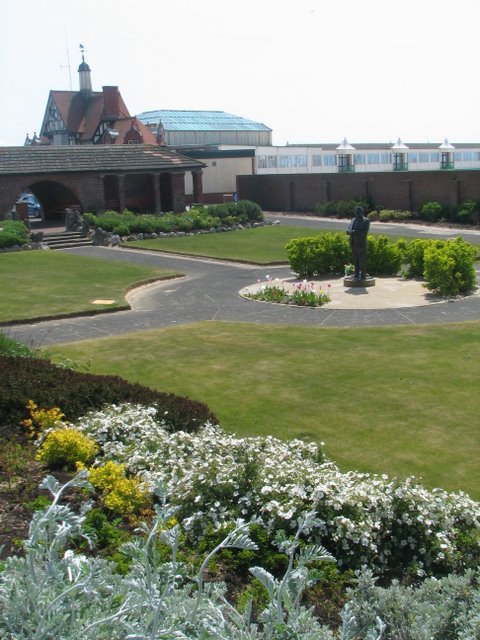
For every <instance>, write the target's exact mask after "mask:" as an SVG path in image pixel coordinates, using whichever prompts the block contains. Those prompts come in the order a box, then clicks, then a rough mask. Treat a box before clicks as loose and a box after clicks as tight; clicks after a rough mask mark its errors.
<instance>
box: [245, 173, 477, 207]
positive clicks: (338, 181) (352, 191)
mask: <svg viewBox="0 0 480 640" xmlns="http://www.w3.org/2000/svg"><path fill="white" fill-rule="evenodd" d="M237 191H238V194H239V197H240V198H245V199H248V200H253V201H254V202H257V203H258V204H259V205H260V206H261V207H262V209H265V210H267V211H268V210H270V211H275V210H278V211H313V210H314V208H315V205H317V204H324V203H325V202H327V201H329V200H350V199H352V198H360V199H364V198H367V199H370V200H371V202H372V204H373V205H374V206H380V207H382V208H388V209H400V210H401V209H408V210H411V211H418V209H419V208H420V206H421V205H422V204H423V203H424V202H427V201H429V200H435V201H437V202H440V203H441V204H444V205H449V206H457V205H458V204H460V203H461V202H464V201H465V200H470V199H472V200H480V171H445V172H443V171H407V172H392V173H353V174H351V173H349V174H299V175H261V176H258V175H254V176H249V175H243V176H237Z"/></svg>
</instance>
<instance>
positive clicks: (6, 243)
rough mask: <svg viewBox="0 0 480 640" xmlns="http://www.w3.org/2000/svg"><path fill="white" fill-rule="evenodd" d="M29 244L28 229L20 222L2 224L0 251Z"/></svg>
mask: <svg viewBox="0 0 480 640" xmlns="http://www.w3.org/2000/svg"><path fill="white" fill-rule="evenodd" d="M23 244H28V229H27V227H26V226H25V224H24V223H23V222H20V221H18V220H3V221H2V222H0V249H7V248H8V247H15V246H20V245H23Z"/></svg>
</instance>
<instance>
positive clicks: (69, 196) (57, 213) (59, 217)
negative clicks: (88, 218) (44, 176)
mask: <svg viewBox="0 0 480 640" xmlns="http://www.w3.org/2000/svg"><path fill="white" fill-rule="evenodd" d="M28 188H29V191H31V192H32V193H33V194H35V195H36V197H37V198H38V200H39V201H40V204H41V205H42V212H43V213H42V218H43V221H44V222H46V223H58V224H63V223H64V221H65V209H66V208H67V207H68V208H71V209H78V210H79V211H80V212H83V206H82V203H81V202H80V198H79V197H78V195H77V194H75V193H74V191H73V190H72V189H69V188H68V187H66V186H65V185H63V184H61V183H60V182H56V181H54V180H40V181H38V182H32V183H31V184H30V185H29V187H28Z"/></svg>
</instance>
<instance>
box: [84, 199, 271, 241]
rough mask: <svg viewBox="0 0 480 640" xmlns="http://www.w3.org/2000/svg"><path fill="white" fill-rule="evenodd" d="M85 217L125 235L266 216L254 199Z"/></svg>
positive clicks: (107, 229)
mask: <svg viewBox="0 0 480 640" xmlns="http://www.w3.org/2000/svg"><path fill="white" fill-rule="evenodd" d="M84 217H85V218H86V219H87V220H88V221H89V223H90V224H91V225H92V226H94V227H101V228H102V229H103V230H104V231H111V232H112V233H117V234H118V235H121V236H128V235H130V234H133V233H146V234H150V233H170V232H174V231H184V232H189V231H192V230H194V229H208V228H210V227H218V226H220V225H229V226H232V225H234V224H239V223H241V224H245V223H248V222H258V221H262V220H263V219H264V216H263V212H262V210H261V208H260V207H259V205H258V204H256V203H255V202H251V201H250V200H239V201H238V202H237V203H235V202H229V203H226V204H218V205H210V206H208V207H195V208H193V209H190V211H186V212H184V213H164V214H153V213H149V214H143V215H137V214H135V213H133V212H132V211H129V210H128V209H125V210H124V211H122V212H121V213H119V212H117V211H105V212H104V213H101V214H99V215H93V214H91V213H86V214H85V216H84Z"/></svg>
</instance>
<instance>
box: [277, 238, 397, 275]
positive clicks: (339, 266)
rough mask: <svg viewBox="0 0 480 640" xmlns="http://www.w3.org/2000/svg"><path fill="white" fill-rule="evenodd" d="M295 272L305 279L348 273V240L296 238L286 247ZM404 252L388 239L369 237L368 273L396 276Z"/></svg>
mask: <svg viewBox="0 0 480 640" xmlns="http://www.w3.org/2000/svg"><path fill="white" fill-rule="evenodd" d="M285 249H286V251H287V257H288V261H289V263H290V267H291V268H292V270H293V271H294V272H295V273H297V274H298V275H299V276H301V277H315V276H321V275H327V274H333V273H336V274H340V273H344V271H345V265H346V264H349V263H350V262H351V260H352V252H351V248H350V243H349V241H348V236H347V235H346V234H344V233H341V232H337V233H333V232H326V233H322V234H321V235H318V236H311V237H307V238H294V239H292V240H290V242H288V243H287V245H286V247H285ZM402 259H403V257H402V251H401V248H400V246H397V245H396V243H393V242H390V240H389V239H388V238H387V237H386V236H375V235H370V236H368V248H367V269H368V272H369V273H370V274H371V275H395V274H397V273H398V272H399V271H400V267H401V264H402Z"/></svg>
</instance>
